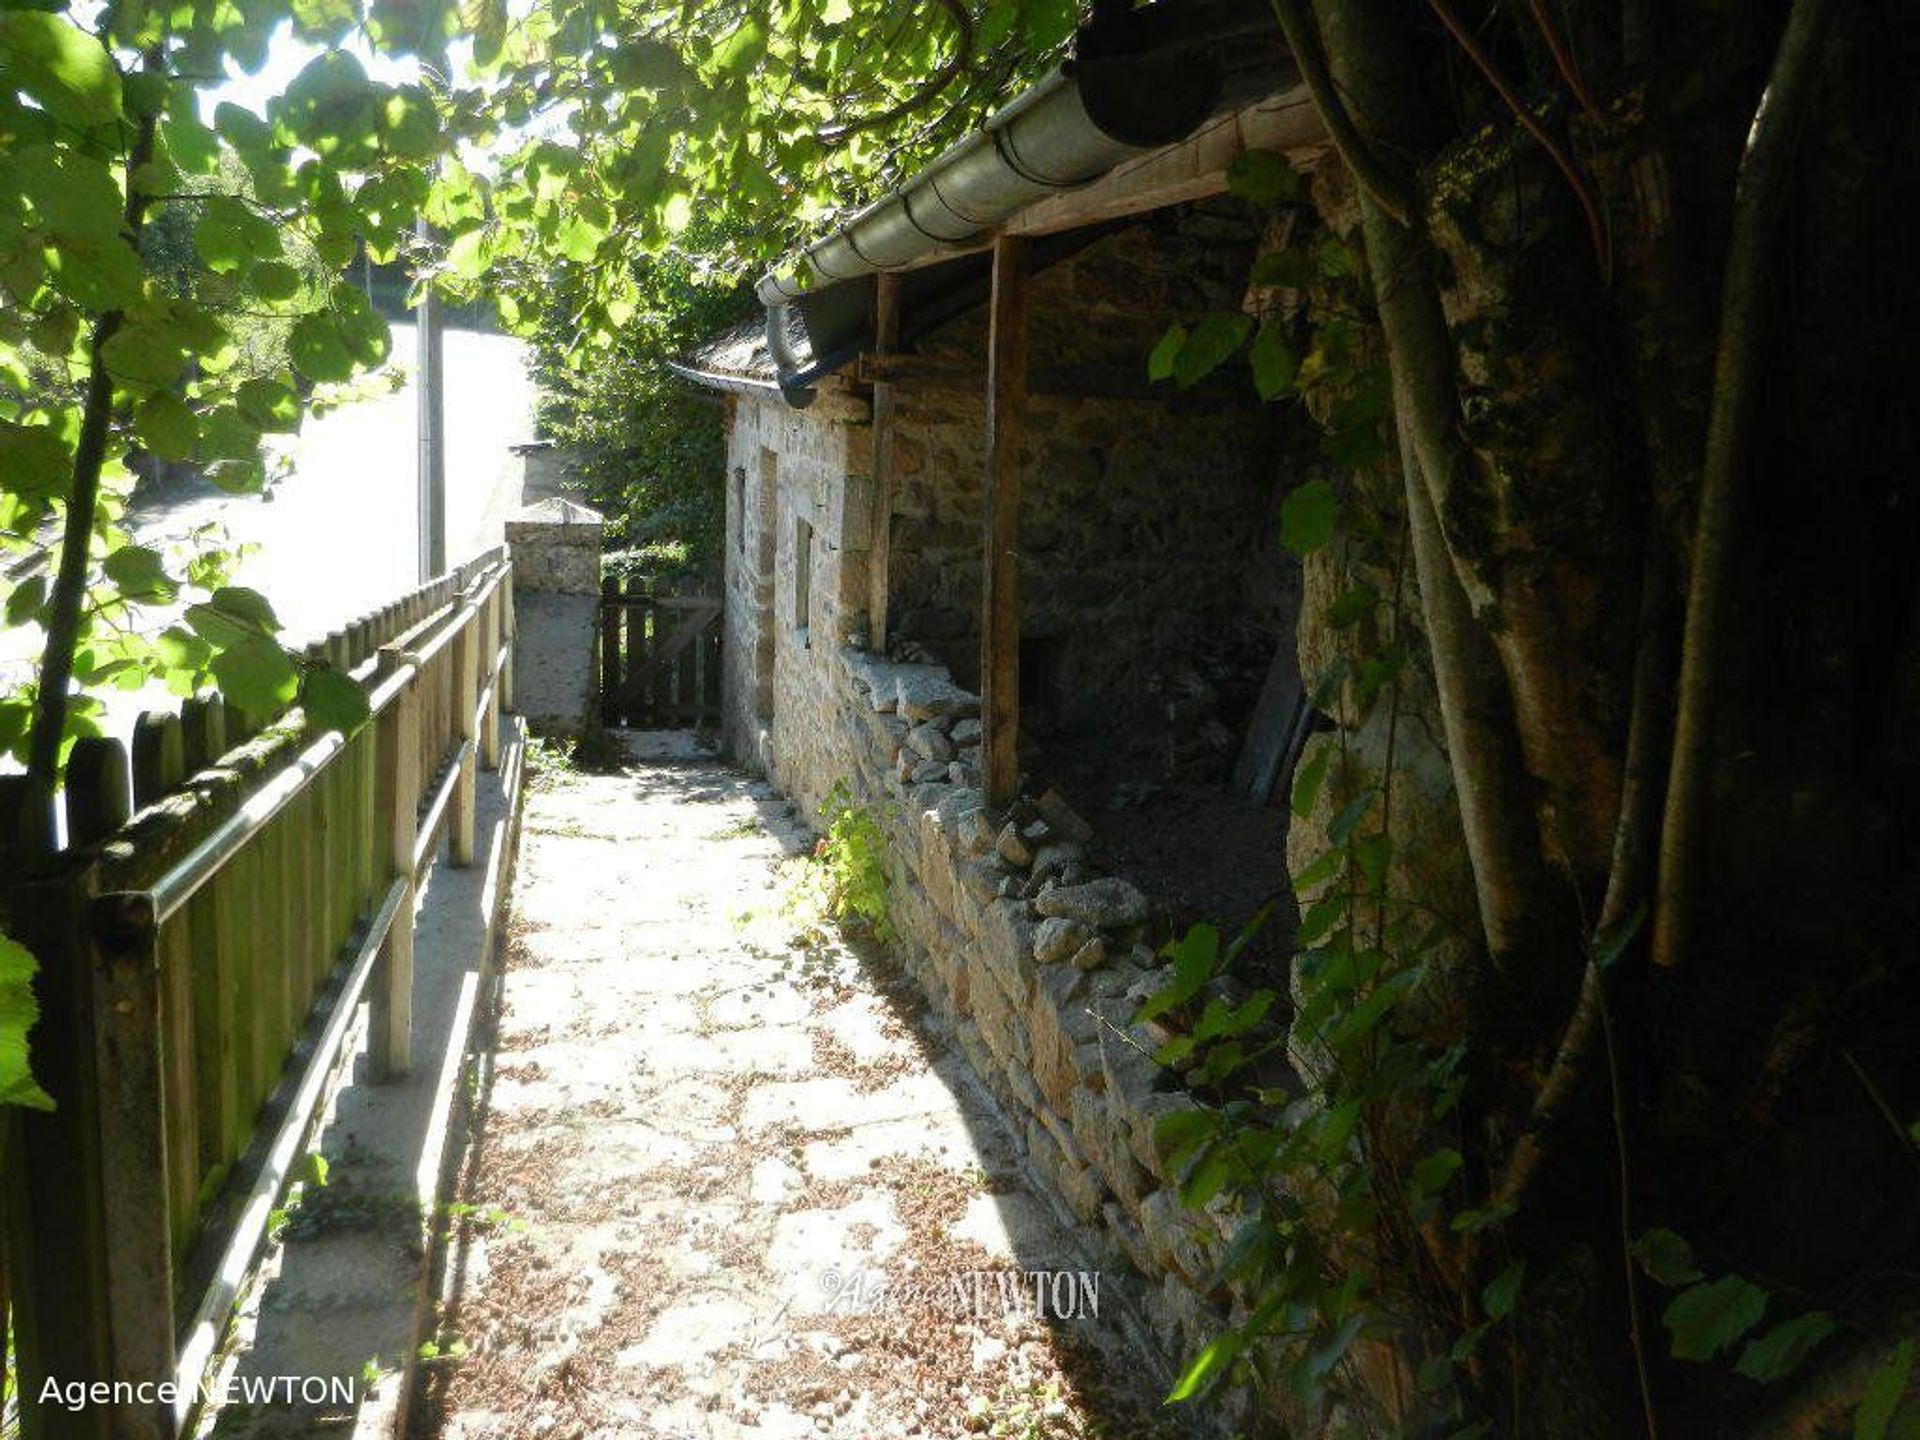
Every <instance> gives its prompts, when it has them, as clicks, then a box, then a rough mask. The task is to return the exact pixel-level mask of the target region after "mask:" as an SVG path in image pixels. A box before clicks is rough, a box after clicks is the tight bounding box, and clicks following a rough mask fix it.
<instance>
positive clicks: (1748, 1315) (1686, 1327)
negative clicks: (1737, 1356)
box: [1660, 1275, 1768, 1360]
mask: <svg viewBox="0 0 1920 1440" xmlns="http://www.w3.org/2000/svg"><path fill="white" fill-rule="evenodd" d="M1767 1299H1768V1296H1767V1292H1766V1291H1765V1290H1762V1289H1761V1288H1760V1287H1759V1286H1758V1285H1754V1284H1751V1283H1749V1282H1748V1281H1746V1280H1744V1279H1742V1278H1741V1277H1740V1276H1738V1275H1722V1276H1721V1277H1720V1278H1719V1279H1718V1280H1710V1281H1708V1282H1707V1283H1705V1284H1704V1285H1695V1286H1694V1287H1693V1288H1692V1289H1690V1290H1684V1291H1682V1292H1681V1293H1680V1295H1679V1296H1678V1297H1677V1298H1675V1300H1674V1301H1673V1303H1672V1304H1670V1305H1669V1306H1667V1308H1666V1313H1665V1314H1663V1315H1662V1316H1661V1317H1660V1323H1661V1324H1662V1325H1664V1326H1666V1327H1667V1329H1668V1331H1669V1332H1671V1334H1672V1335H1673V1356H1674V1359H1676V1360H1711V1359H1712V1358H1713V1357H1714V1356H1715V1355H1718V1354H1719V1353H1720V1352H1721V1351H1722V1350H1724V1349H1726V1348H1727V1347H1728V1346H1729V1345H1731V1344H1733V1342H1734V1341H1736V1340H1738V1339H1739V1338H1740V1337H1741V1336H1742V1335H1744V1334H1746V1333H1747V1331H1749V1330H1751V1329H1752V1328H1753V1327H1754V1326H1755V1325H1758V1324H1759V1323H1760V1317H1761V1316H1763V1315H1765V1314H1766V1313H1767Z"/></svg>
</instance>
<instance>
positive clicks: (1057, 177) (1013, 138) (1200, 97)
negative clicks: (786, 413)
mask: <svg viewBox="0 0 1920 1440" xmlns="http://www.w3.org/2000/svg"><path fill="white" fill-rule="evenodd" d="M1227 4H1228V5H1231V4H1232V0H1227ZM1211 8H1212V9H1214V10H1220V9H1223V8H1225V7H1223V6H1222V5H1219V4H1216V5H1214V6H1213V7H1211ZM1233 8H1234V9H1235V10H1236V11H1237V10H1238V9H1239V7H1238V6H1234V7H1233ZM1259 9H1260V10H1261V11H1265V7H1264V6H1260V7H1259ZM1153 12H1159V14H1157V15H1155V14H1154V13H1153ZM1147 15H1153V18H1154V19H1155V20H1156V21H1157V22H1159V23H1157V24H1156V25H1154V26H1152V27H1150V29H1149V30H1147V31H1145V32H1142V33H1140V34H1138V35H1134V34H1129V35H1128V36H1127V37H1126V39H1125V40H1124V41H1123V42H1122V43H1120V44H1119V45H1115V44H1113V43H1111V39H1110V36H1111V35H1112V31H1111V27H1109V29H1107V30H1103V29H1102V22H1100V21H1098V20H1096V21H1095V22H1094V23H1093V24H1092V25H1090V26H1088V27H1087V28H1086V29H1084V30H1083V31H1082V32H1081V35H1080V37H1079V40H1078V42H1077V45H1076V51H1077V54H1076V58H1075V59H1072V60H1069V61H1067V62H1065V63H1063V64H1062V65H1060V66H1059V67H1058V68H1057V69H1055V70H1054V71H1053V73H1052V74H1050V75H1048V76H1047V77H1046V78H1045V79H1044V80H1042V81H1040V82H1039V83H1038V84H1037V85H1035V86H1033V87H1032V88H1031V89H1030V90H1028V91H1026V92H1025V93H1024V94H1022V95H1020V96H1019V97H1018V98H1017V99H1015V100H1014V101H1013V102H1012V103H1011V104H1009V105H1007V106H1006V107H1005V108H1004V109H1002V110H1000V111H998V112H997V113H996V114H994V115H993V116H992V117H991V118H990V119H989V120H988V121H987V122H986V124H985V125H984V126H983V127H982V128H981V129H979V130H977V131H975V132H974V133H973V134H971V135H969V136H967V137H966V138H965V139H964V140H961V141H960V142H959V143H958V144H956V145H954V146H953V147H952V148H950V149H948V150H947V151H945V152H944V153H943V154H941V155H940V156H938V157H937V158H936V159H934V160H933V161H932V162H931V163H930V164H929V165H928V166H927V167H926V168H925V169H924V170H922V171H920V172H919V173H918V174H917V175H915V176H914V177H913V178H912V179H910V180H908V181H907V182H906V183H905V184H904V185H902V186H901V187H900V188H899V189H897V190H895V191H894V192H893V193H892V194H891V195H888V196H886V197H884V198H882V199H880V200H877V201H875V202H874V203H873V204H871V205H868V206H867V207H866V208H865V209H863V210H861V211H860V212H859V213H857V214H856V215H854V216H853V217H852V218H851V219H850V220H848V221H847V222H846V223H845V224H843V225H840V226H837V227H836V228H835V229H833V230H832V231H830V232H829V233H827V234H826V235H824V236H822V237H821V238H820V239H818V240H816V241H814V242H813V243H812V244H810V245H807V246H805V247H803V248H802V249H800V250H797V251H795V252H793V253H792V254H790V255H788V256H786V257H785V258H784V259H782V260H781V261H780V262H779V263H778V264H776V265H775V266H774V267H773V268H772V269H771V270H769V271H768V272H767V273H766V274H765V275H764V276H762V277H761V279H760V281H759V283H758V284H757V285H756V286H755V287H754V289H755V293H756V294H757V295H758V296H759V297H760V301H761V303H762V304H763V305H765V306H766V307H767V350H768V353H769V354H770V355H771V357H772V358H773V362H774V365H775V367H776V368H777V370H778V373H779V376H780V382H781V383H780V384H779V385H778V386H777V387H775V388H777V389H778V390H779V391H780V392H781V393H782V394H784V395H785V396H786V398H787V400H788V402H789V403H792V404H804V403H805V401H806V399H809V398H811V393H812V392H811V391H810V390H808V389H807V388H806V385H807V381H808V379H810V378H813V377H814V376H817V375H818V373H819V369H820V365H819V362H820V360H821V358H822V357H819V356H814V357H807V356H803V355H801V354H799V353H797V352H796V350H795V349H794V346H793V343H792V339H791V336H790V333H789V328H788V327H789V323H790V322H789V317H788V313H787V312H788V309H789V307H790V306H792V305H793V304H794V303H795V302H796V301H801V300H803V299H804V298H805V297H807V296H808V295H810V294H813V293H817V292H818V291H820V290H823V289H827V288H830V287H831V286H834V285H837V284H841V283H843V282H846V281H849V280H856V279H860V278H863V277H865V276H869V275H876V274H879V273H880V272H882V271H887V270H900V269H904V268H906V267H908V266H910V265H912V264H913V263H914V262H916V261H919V260H922V259H924V258H926V257H927V256H929V255H931V254H934V253H935V252H937V251H939V250H942V249H945V248H947V247H950V246H957V245H965V244H967V243H969V242H972V241H976V240H979V239H981V238H983V237H984V236H987V235H989V234H991V233H992V231H994V230H995V229H996V228H998V227H999V226H1001V225H1004V224H1005V223H1006V222H1007V221H1008V220H1010V219H1012V218H1013V217H1014V216H1015V215H1017V214H1019V213H1020V212H1021V211H1022V210H1024V209H1026V208H1027V207H1028V206H1029V205H1031V204H1033V203H1034V202H1035V201H1037V200H1041V199H1043V198H1045V197H1046V196H1049V195H1053V194H1057V193H1059V192H1060V191H1063V190H1073V189H1077V188H1079V187H1081V186H1083V185H1088V184H1091V183H1092V182H1093V181H1095V180H1098V179H1100V178H1101V177H1102V176H1103V175H1105V174H1107V172H1108V171H1110V170H1112V169H1113V168H1114V167H1115V166H1117V165H1119V164H1120V163H1121V162H1122V161H1125V160H1129V159H1132V158H1134V157H1135V156H1139V155H1143V154H1146V153H1148V152H1150V151H1153V150H1157V149H1160V148H1162V147H1163V146H1166V145H1170V144H1173V143H1174V142H1176V141H1178V140H1182V139H1184V138H1186V136H1188V135H1189V134H1191V133H1192V132H1193V131H1194V130H1195V129H1197V128H1198V127H1199V126H1200V124H1201V123H1202V122H1203V121H1204V120H1206V118H1207V117H1208V116H1209V115H1210V114H1212V113H1213V110H1214V107H1215V105H1216V104H1217V102H1218V101H1219V98H1220V94H1221V86H1222V71H1221V65H1220V63H1219V60H1218V58H1217V55H1216V53H1215V50H1216V47H1217V45H1218V44H1219V42H1220V40H1221V39H1222V37H1223V35H1224V34H1226V33H1229V30H1230V28H1231V27H1223V26H1222V25H1221V24H1220V23H1219V22H1218V21H1215V20H1212V17H1211V16H1209V21H1210V23H1200V24H1194V23H1191V22H1192V20H1193V19H1194V18H1196V17H1195V15H1194V14H1191V13H1190V12H1189V11H1188V10H1187V9H1185V8H1184V7H1181V8H1177V7H1175V6H1174V5H1172V4H1171V3H1169V0H1161V3H1160V4H1157V5H1154V6H1149V7H1148V8H1147V10H1145V11H1139V12H1134V20H1135V22H1136V28H1137V21H1138V18H1139V17H1141V16H1147ZM1245 23H1246V22H1245V21H1243V20H1235V21H1234V22H1233V24H1234V25H1241V26H1244V25H1245ZM1265 23H1266V24H1267V25H1269V26H1270V25H1271V24H1272V20H1271V15H1270V12H1269V13H1268V14H1267V16H1266V20H1265ZM675 368H676V372H677V373H685V372H684V371H680V370H679V367H675ZM758 393H764V392H758Z"/></svg>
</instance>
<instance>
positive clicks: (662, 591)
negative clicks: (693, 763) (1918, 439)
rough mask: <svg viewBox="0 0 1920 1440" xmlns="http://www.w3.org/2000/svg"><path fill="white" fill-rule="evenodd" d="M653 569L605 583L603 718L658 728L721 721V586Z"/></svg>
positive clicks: (602, 599) (602, 595) (602, 609)
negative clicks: (671, 577)
mask: <svg viewBox="0 0 1920 1440" xmlns="http://www.w3.org/2000/svg"><path fill="white" fill-rule="evenodd" d="M711 583H712V582H693V584H691V585H687V586H684V587H683V586H681V585H676V584H675V583H673V582H671V581H665V580H659V579H655V578H653V577H651V576H645V575H634V576H629V577H628V579H627V582H626V585H625V586H624V587H623V586H622V585H621V584H620V582H619V581H618V580H615V579H613V578H612V577H611V576H609V577H608V578H607V579H606V580H604V581H602V582H601V587H600V717H601V719H602V720H603V721H605V723H607V724H608V725H632V726H642V727H648V728H654V729H678V728H682V727H693V728H701V727H707V726H718V725H719V723H720V658H721V644H722V640H721V635H722V632H723V630H724V628H725V627H724V626H723V625H722V624H721V615H722V608H723V607H722V604H721V599H720V596H719V595H718V594H717V593H711V592H708V591H705V590H701V589H696V588H694V586H695V585H705V584H711Z"/></svg>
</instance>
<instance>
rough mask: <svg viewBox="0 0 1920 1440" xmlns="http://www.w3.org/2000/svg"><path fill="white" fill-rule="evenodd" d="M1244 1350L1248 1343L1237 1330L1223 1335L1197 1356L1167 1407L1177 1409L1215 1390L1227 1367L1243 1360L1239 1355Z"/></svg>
mask: <svg viewBox="0 0 1920 1440" xmlns="http://www.w3.org/2000/svg"><path fill="white" fill-rule="evenodd" d="M1245 1348H1246V1341H1245V1340H1243V1339H1242V1338H1241V1336H1240V1332H1239V1331H1238V1330H1229V1331H1227V1332H1226V1333H1225V1334H1224V1335H1218V1336H1216V1337H1214V1339H1213V1340H1212V1341H1211V1342H1210V1343H1209V1344H1208V1345H1207V1347H1206V1348H1205V1349H1204V1350H1202V1351H1201V1352H1200V1353H1199V1354H1198V1355H1196V1356H1194V1358H1193V1363H1192V1364H1191V1365H1189V1366H1187V1369H1186V1373H1185V1374H1183V1375H1182V1376H1181V1377H1180V1379H1179V1382H1178V1383H1177V1384H1175V1385H1174V1387H1173V1390H1172V1392H1171V1393H1170V1394H1169V1395H1168V1396H1167V1400H1166V1403H1167V1404H1169V1405H1177V1404H1179V1403H1180V1402H1181V1401H1183V1400H1191V1399H1193V1397H1194V1396H1196V1395H1200V1394H1204V1393H1205V1392H1206V1391H1208V1390H1210V1389H1212V1388H1213V1386H1215V1385H1216V1384H1218V1383H1219V1381H1220V1379H1221V1377H1222V1376H1223V1375H1224V1374H1225V1373H1226V1370H1227V1367H1229V1366H1230V1365H1232V1364H1233V1362H1234V1361H1235V1360H1238V1359H1239V1358H1240V1352H1241V1351H1242V1350H1243V1349H1245Z"/></svg>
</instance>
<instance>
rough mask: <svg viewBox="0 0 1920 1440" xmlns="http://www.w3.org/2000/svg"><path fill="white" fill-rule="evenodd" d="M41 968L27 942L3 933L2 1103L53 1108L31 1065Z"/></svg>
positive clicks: (0, 977) (0, 959)
mask: <svg viewBox="0 0 1920 1440" xmlns="http://www.w3.org/2000/svg"><path fill="white" fill-rule="evenodd" d="M38 968H39V967H38V966H37V965H36V964H35V963H34V958H33V956H32V954H30V953H29V952H28V951H27V949H26V948H25V947H24V946H21V945H17V944H15V943H14V942H13V941H11V940H9V939H7V937H6V936H4V935H0V1105H25V1106H27V1107H28V1108H29V1109H33V1110H51V1109H52V1108H53V1100H52V1098H51V1097H50V1096H49V1095H48V1094H47V1092H46V1091H44V1090H42V1089H41V1088H40V1086H39V1084H38V1083H36V1082H35V1080H34V1078H33V1073H32V1071H31V1070H30V1069H29V1068H28V1065H27V1033H28V1032H29V1031H30V1030H32V1029H33V1025H34V1022H35V1021H36V1020H38V1019H39V1018H40V1007H39V1005H38V1004H36V1003H35V1001H34V998H33V976H34V973H35V971H36V970H37V969H38Z"/></svg>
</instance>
